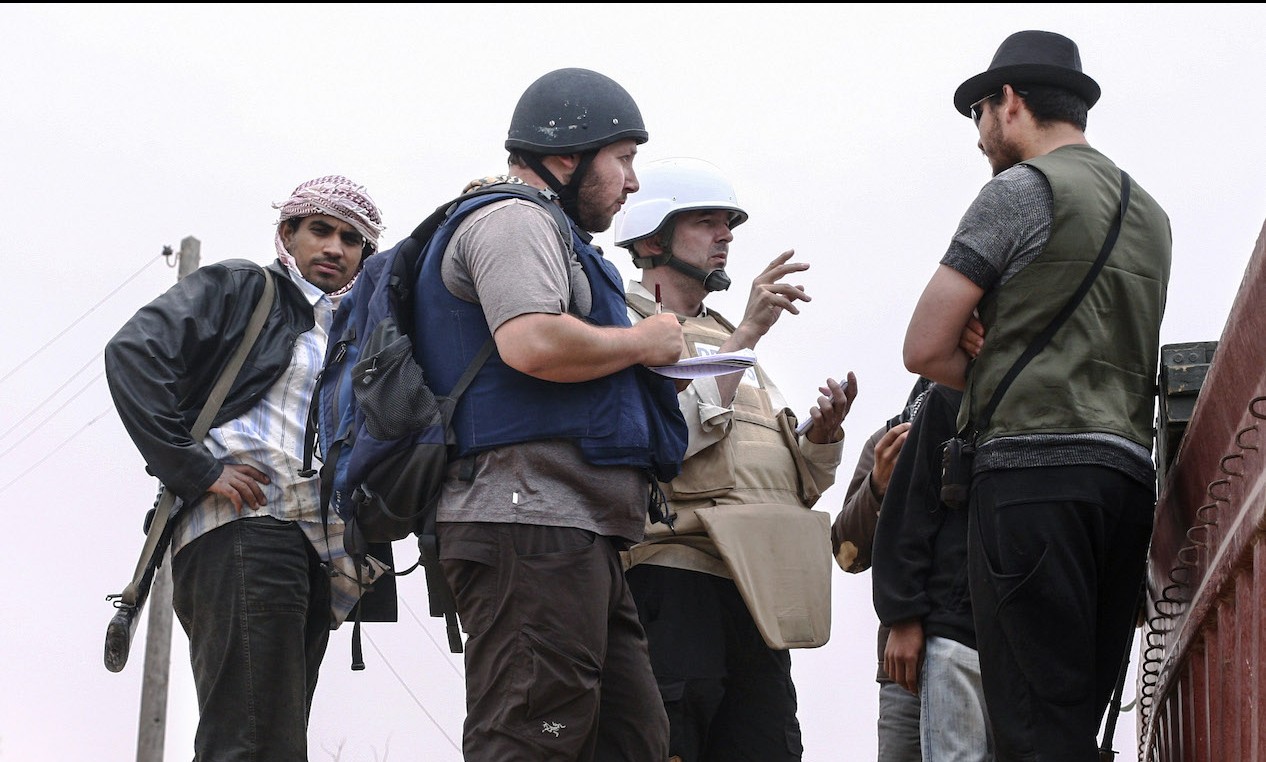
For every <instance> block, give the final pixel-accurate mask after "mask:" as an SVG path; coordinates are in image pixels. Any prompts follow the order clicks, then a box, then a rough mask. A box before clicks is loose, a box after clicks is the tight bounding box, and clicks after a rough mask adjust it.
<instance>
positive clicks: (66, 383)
mask: <svg viewBox="0 0 1266 762" xmlns="http://www.w3.org/2000/svg"><path fill="white" fill-rule="evenodd" d="M102 354H104V353H103V352H98V353H97V354H95V355H93V356H92V358H91V359H89V360H88V362H86V363H84V364H83V365H81V366H79V370H77V371H75V372H74V373H72V374H70V378H68V379H66V380H65V381H63V382H62V384H61V386H59V387H57V388H56V389H54V390H53V391H52V392H51V393H50V394H49V395H48V396H47V397H45V398H44V399H43V400H41V401H40V403H39V404H37V405H36V406H35V407H33V408H31V409H30V410H28V411H27V412H26V415H24V416H22V417H21V418H19V419H18V420H17V421H15V422H14V424H13V425H12V426H10V427H9V428H7V429H5V430H4V431H2V432H0V439H4V438H5V437H7V436H9V434H10V433H11V432H12V431H13V430H14V429H16V428H17V427H18V426H21V425H22V422H23V421H25V420H26V419H27V418H30V417H31V416H33V415H35V411H37V410H39V409H40V408H42V407H44V406H45V405H46V404H48V402H49V401H50V400H52V399H53V398H54V397H56V396H57V395H58V393H60V392H61V390H62V389H65V388H66V387H67V386H69V385H70V382H71V381H74V380H75V377H76V376H78V375H79V374H80V373H83V372H84V370H85V369H87V367H88V366H89V365H92V364H93V363H94V362H96V361H97V360H98V359H99V358H100V357H101V355H102ZM98 377H99V376H98ZM93 380H96V379H93ZM59 409H60V408H59ZM44 421H45V422H47V421H48V419H47V418H46V419H44ZM41 425H42V424H41ZM5 452H8V450H6V451H5Z"/></svg>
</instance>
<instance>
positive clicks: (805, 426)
mask: <svg viewBox="0 0 1266 762" xmlns="http://www.w3.org/2000/svg"><path fill="white" fill-rule="evenodd" d="M840 387H841V388H843V389H847V388H848V379H845V380H843V381H841V382H840ZM831 400H832V397H830V396H828V397H827V398H826V402H827V404H828V405H829V404H831ZM812 425H813V416H812V415H810V416H809V417H808V418H805V419H804V420H803V421H801V422H800V425H799V426H797V427H796V434H797V435H799V436H804V434H805V432H806V431H808V430H809V427H810V426H812Z"/></svg>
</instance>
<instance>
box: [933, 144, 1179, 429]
mask: <svg viewBox="0 0 1266 762" xmlns="http://www.w3.org/2000/svg"><path fill="white" fill-rule="evenodd" d="M1024 163H1025V164H1027V165H1028V166H1030V167H1033V168H1034V169H1036V170H1038V171H1039V172H1041V173H1042V174H1043V175H1045V177H1046V179H1047V181H1048V182H1049V183H1050V186H1051V191H1052V193H1053V195H1054V220H1053V222H1052V226H1051V236H1050V240H1049V241H1048V242H1047V244H1046V247H1045V248H1044V249H1043V250H1042V252H1041V253H1040V254H1039V255H1038V256H1037V257H1036V258H1035V259H1034V260H1033V261H1032V262H1031V263H1029V264H1028V265H1027V266H1025V267H1024V269H1022V270H1021V271H1020V272H1019V273H1017V274H1016V275H1015V276H1014V277H1012V278H1011V279H1010V280H1008V281H1007V282H1006V283H1004V284H1002V285H1001V286H999V287H997V288H995V289H993V290H991V291H990V292H988V293H987V294H985V297H984V298H983V299H982V300H981V303H980V316H981V321H982V322H983V323H984V325H985V337H986V339H985V350H984V351H983V352H982V353H981V354H980V356H979V357H978V358H976V361H975V362H974V363H973V366H972V368H971V371H970V373H969V376H968V379H967V388H966V390H965V393H964V403H963V407H962V408H961V409H960V411H959V420H958V424H959V428H960V429H962V428H963V427H965V426H967V425H968V423H969V421H970V422H971V424H972V425H973V426H974V425H975V422H974V420H973V419H974V418H975V417H977V416H979V415H980V413H981V411H983V410H984V408H985V406H986V405H987V404H988V402H989V399H990V398H991V397H992V395H993V392H994V389H995V388H996V387H997V385H998V383H999V381H1001V379H1002V377H1003V376H1004V375H1006V373H1007V371H1008V370H1010V368H1011V365H1012V364H1013V363H1014V362H1015V360H1016V358H1017V357H1019V356H1020V354H1022V353H1023V352H1024V350H1025V349H1026V348H1027V347H1028V346H1029V344H1030V343H1031V342H1032V340H1033V338H1034V336H1036V335H1037V334H1038V333H1040V332H1041V331H1042V330H1043V329H1044V328H1046V326H1047V325H1048V324H1049V323H1050V322H1051V319H1052V318H1053V317H1054V316H1055V314H1056V313H1057V312H1059V310H1060V309H1061V308H1062V307H1063V306H1064V305H1065V304H1066V303H1067V302H1068V299H1069V297H1070V296H1071V295H1072V294H1073V292H1074V291H1076V289H1077V287H1078V285H1079V284H1080V283H1081V281H1082V279H1083V278H1084V277H1085V275H1086V273H1087V271H1088V270H1089V269H1090V267H1091V265H1092V264H1093V263H1094V261H1095V258H1096V257H1097V256H1098V255H1099V251H1100V249H1101V248H1102V246H1103V242H1104V239H1105V238H1106V237H1107V233H1108V229H1109V227H1110V226H1111V224H1112V222H1113V220H1114V219H1115V218H1116V215H1117V211H1118V208H1119V204H1120V197H1121V192H1120V189H1121V173H1120V170H1119V169H1118V168H1117V167H1116V165H1114V164H1113V163H1112V161H1110V160H1109V159H1108V158H1107V157H1106V156H1104V155H1103V154H1101V153H1099V152H1098V151H1096V150H1095V149H1093V148H1091V147H1089V146H1086V145H1071V146H1064V147H1061V148H1058V149H1056V150H1054V151H1052V152H1050V153H1048V154H1045V155H1043V156H1038V157H1036V158H1034V159H1031V160H1029V161H1026V162H1024ZM1171 243H1172V241H1171V235H1170V227H1169V218H1168V217H1167V216H1166V215H1165V212H1164V210H1163V209H1161V207H1160V206H1159V205H1158V204H1157V203H1156V201H1155V200H1154V199H1153V198H1152V197H1151V196H1150V195H1148V193H1147V192H1146V191H1144V190H1143V189H1142V188H1140V187H1139V186H1138V184H1137V183H1134V182H1133V181H1132V180H1131V186H1130V201H1129V209H1128V211H1127V212H1126V215H1125V220H1124V222H1123V224H1122V226H1121V233H1120V237H1119V238H1118V239H1117V242H1116V245H1115V246H1114V247H1113V249H1112V252H1111V253H1110V254H1109V255H1108V260H1107V263H1106V265H1105V266H1104V268H1103V270H1101V271H1100V273H1099V275H1098V277H1097V278H1096V279H1095V282H1094V284H1093V286H1092V287H1091V289H1090V291H1089V292H1088V293H1087V294H1086V297H1085V298H1084V299H1083V300H1082V301H1081V303H1080V304H1079V305H1078V306H1077V309H1076V310H1075V311H1074V312H1073V314H1072V316H1071V317H1069V319H1068V320H1067V321H1066V322H1065V323H1064V325H1063V326H1061V327H1060V329H1059V330H1058V331H1057V332H1056V333H1055V336H1054V337H1053V338H1052V339H1051V341H1050V343H1049V344H1047V345H1046V347H1045V348H1044V349H1042V351H1041V352H1040V353H1038V355H1037V356H1036V357H1034V358H1033V360H1032V361H1031V362H1029V364H1028V365H1026V366H1025V367H1024V369H1023V370H1022V371H1021V372H1020V374H1019V375H1018V376H1017V377H1016V379H1015V381H1014V382H1013V383H1012V384H1011V386H1010V387H1008V388H1007V390H1006V392H1005V393H1004V394H1003V397H1002V401H1001V403H1000V404H999V405H998V408H997V410H996V411H995V412H994V415H993V418H992V419H991V420H990V421H989V423H988V425H987V426H986V428H985V430H984V431H981V432H980V436H979V438H978V442H980V443H984V442H987V441H988V440H990V439H994V438H997V437H1004V436H1014V435H1024V434H1073V433H1085V432H1106V433H1111V434H1116V435H1119V436H1122V437H1125V438H1126V439H1129V440H1131V441H1133V442H1137V443H1138V444H1140V445H1142V446H1144V447H1147V448H1149V449H1150V448H1151V446H1152V436H1153V414H1154V411H1155V401H1156V390H1157V386H1156V378H1157V362H1158V359H1159V354H1160V324H1161V317H1162V315H1163V314H1164V311H1165V293H1166V288H1167V286H1168V283H1169V267H1170V253H1171Z"/></svg>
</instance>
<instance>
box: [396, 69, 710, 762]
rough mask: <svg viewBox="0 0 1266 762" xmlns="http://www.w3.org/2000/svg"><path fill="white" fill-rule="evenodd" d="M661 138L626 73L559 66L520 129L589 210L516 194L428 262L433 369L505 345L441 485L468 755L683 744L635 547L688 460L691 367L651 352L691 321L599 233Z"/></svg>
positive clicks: (514, 159)
mask: <svg viewBox="0 0 1266 762" xmlns="http://www.w3.org/2000/svg"><path fill="white" fill-rule="evenodd" d="M646 139H647V133H646V129H645V127H644V126H643V124H642V117H641V114H640V112H639V111H638V108H637V104H636V103H634V101H633V99H632V98H631V97H630V96H629V94H628V93H627V92H626V91H625V90H624V88H622V87H621V86H620V85H619V84H617V83H616V82H614V81H612V80H611V79H609V78H607V77H605V76H603V75H601V74H598V73H597V72H593V71H588V70H586V69H560V70H557V71H553V72H550V73H548V74H546V75H544V76H542V77H541V78H540V79H538V80H536V82H534V83H533V84H532V85H531V86H530V87H529V88H528V89H527V90H526V92H524V94H523V96H522V97H521V98H520V100H519V103H518V106H517V107H516V108H515V111H514V116H513V118H512V119H511V124H510V130H509V137H508V139H507V140H506V143H505V145H506V149H507V150H508V151H509V152H510V155H509V167H510V171H511V174H512V175H514V176H515V181H516V182H521V183H525V184H527V185H529V186H532V187H534V188H537V189H540V190H541V192H542V194H543V195H544V196H545V197H546V198H548V199H550V200H549V201H547V202H546V203H558V204H560V205H561V207H562V208H563V210H564V211H565V212H566V216H567V217H568V218H569V225H568V229H566V230H560V229H559V226H558V225H557V224H556V223H555V222H554V218H553V216H552V215H551V214H550V213H549V212H548V210H546V209H545V208H544V207H542V206H541V205H540V204H538V203H536V202H534V201H531V200H527V199H522V198H507V199H499V200H496V201H493V202H491V203H489V204H487V205H486V206H482V207H479V208H478V209H476V210H474V211H472V212H470V213H468V214H466V215H464V216H462V217H461V218H460V222H457V223H456V224H455V225H454V226H453V228H452V229H451V230H449V229H447V228H443V227H442V228H441V231H440V233H438V234H437V235H447V234H449V233H450V232H451V235H452V237H451V239H450V240H449V242H448V245H447V247H446V248H445V250H444V255H443V257H442V258H441V261H440V262H439V263H424V266H423V267H424V269H423V278H422V279H421V280H420V281H419V285H420V289H421V290H420V293H419V299H418V303H419V305H421V310H422V312H423V313H424V322H425V324H426V325H424V326H423V327H422V333H423V334H424V335H423V338H422V340H421V341H420V342H419V344H418V348H419V352H420V353H421V358H420V359H421V360H422V364H423V367H425V368H426V369H427V372H428V374H431V375H432V376H433V377H436V378H441V379H448V380H451V379H452V378H454V377H455V376H456V375H460V373H461V371H462V370H463V369H465V367H466V366H467V364H468V363H469V362H470V360H471V358H472V357H473V356H474V355H475V353H476V352H477V351H478V350H479V348H480V347H481V346H482V345H484V344H485V343H486V341H487V339H488V337H489V336H491V337H492V339H493V341H494V342H495V350H496V351H495V352H493V354H492V356H491V357H489V359H488V360H487V361H486V362H485V363H484V365H483V366H482V367H481V369H480V370H479V372H478V373H477V375H476V376H475V378H474V380H473V381H472V382H471V384H470V386H469V387H468V388H467V390H466V392H465V394H464V395H463V396H462V397H461V401H460V404H459V405H458V406H457V409H456V411H455V414H454V418H453V429H454V432H455V434H456V438H457V442H456V455H457V457H456V458H455V459H453V461H452V462H451V464H450V470H449V474H448V479H447V480H446V483H445V487H444V490H443V494H442V495H441V498H440V503H439V506H438V521H439V526H438V535H439V543H440V556H441V562H442V565H443V568H444V573H445V576H446V578H447V579H448V581H449V583H450V585H451V587H452V589H453V592H454V594H455V596H456V600H457V611H458V614H459V616H460V618H461V622H462V627H463V629H464V630H465V632H466V634H467V642H466V649H465V653H466V707H467V715H466V721H465V726H464V729H463V751H464V755H465V758H466V759H467V760H481V761H482V760H511V759H513V760H547V759H548V760H598V759H602V760H607V759H622V760H639V761H640V760H647V761H651V762H662V760H665V759H667V757H668V722H667V718H666V716H665V714H664V709H663V705H662V704H661V703H660V700H659V692H658V690H657V688H656V684H655V678H654V674H653V673H652V671H651V667H650V662H649V659H648V657H647V650H646V636H645V633H644V631H643V629H642V626H641V624H640V623H639V621H638V618H637V610H636V608H635V607H634V604H633V600H632V598H631V596H630V594H629V590H628V588H627V586H626V585H625V580H624V574H623V569H622V566H621V562H620V556H619V551H620V550H622V549H624V548H626V547H628V546H629V545H631V544H633V543H635V542H637V541H639V540H641V539H642V534H643V527H644V521H645V517H646V516H647V512H648V509H650V508H652V507H654V506H657V505H658V502H659V501H655V500H652V497H653V496H654V495H655V494H656V493H655V485H656V484H657V480H667V479H671V478H672V477H673V476H675V475H676V473H677V471H678V470H679V469H680V465H681V459H682V456H683V454H684V451H685V422H684V420H683V419H682V416H681V413H680V411H679V410H678V409H677V401H676V395H675V389H674V387H673V384H672V382H671V381H670V380H668V379H667V378H664V377H662V376H659V375H656V374H654V373H652V372H651V371H649V370H648V369H647V368H646V367H644V366H648V365H651V366H654V365H664V364H671V363H674V362H676V361H677V360H678V359H679V358H680V356H681V351H682V347H683V343H682V330H681V326H680V325H679V324H678V323H677V321H676V319H675V318H673V317H672V316H671V315H663V316H659V317H656V318H655V319H653V320H649V321H642V322H641V323H639V324H638V325H636V326H631V325H630V323H629V320H628V316H627V314H626V312H625V305H624V291H623V288H622V287H621V283H620V276H619V273H618V271H617V270H616V269H615V267H614V266H612V265H611V263H610V262H608V261H606V260H605V259H604V258H603V255H602V252H601V250H600V249H598V248H597V247H596V246H594V245H593V244H592V243H591V235H590V233H592V232H597V231H602V230H605V229H606V228H607V227H608V226H610V224H611V221H612V218H613V217H614V215H615V213H616V212H617V211H618V210H619V208H620V206H621V204H622V203H623V202H624V200H625V198H626V196H627V195H628V194H630V193H632V192H634V191H636V190H637V188H638V182H637V177H636V175H635V174H634V171H633V160H634V157H635V156H636V155H637V147H638V145H639V144H641V143H643V142H645V141H646ZM446 224H447V223H446ZM428 267H432V268H433V269H432V270H430V271H428V270H427V268H428ZM428 272H429V273H430V274H433V275H436V276H440V277H427V275H428ZM441 391H442V390H441Z"/></svg>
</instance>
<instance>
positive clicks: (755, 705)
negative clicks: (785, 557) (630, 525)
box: [626, 564, 804, 762]
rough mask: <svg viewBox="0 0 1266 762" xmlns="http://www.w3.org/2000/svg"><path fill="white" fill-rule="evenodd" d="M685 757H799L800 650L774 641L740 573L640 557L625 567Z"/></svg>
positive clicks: (756, 761)
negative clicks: (795, 673) (794, 671)
mask: <svg viewBox="0 0 1266 762" xmlns="http://www.w3.org/2000/svg"><path fill="white" fill-rule="evenodd" d="M626 576H627V577H628V580H629V588H630V589H631V590H632V591H633V600H634V602H636V603H637V610H638V616H639V617H641V619H642V623H643V625H644V626H645V627H646V637H647V641H648V642H649V644H650V650H651V666H652V667H653V668H654V670H655V679H656V681H657V682H658V683H659V691H660V694H661V695H662V696H663V699H664V708H665V710H666V711H667V712H668V722H669V726H670V729H671V730H670V732H671V736H670V738H671V740H670V742H669V752H670V753H671V754H673V755H676V756H678V757H680V758H681V760H682V762H798V760H800V759H801V757H802V756H803V754H804V747H803V744H802V739H801V734H800V722H799V720H797V719H796V688H795V685H794V684H793V683H792V681H791V654H790V652H788V651H781V650H775V649H772V648H770V647H769V646H767V645H765V640H764V638H762V637H761V634H760V631H759V630H758V629H757V627H756V622H755V621H753V620H752V615H751V614H750V613H748V610H747V605H746V604H745V603H744V602H743V598H742V596H741V595H740V594H739V591H738V587H737V586H735V584H734V582H733V581H732V580H728V579H724V578H722V577H717V576H714V575H711V574H704V573H702V572H695V571H687V570H684V569H673V568H669V567H666V566H655V565H652V564H639V565H638V566H634V567H633V568H632V569H629V570H628V572H626Z"/></svg>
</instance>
